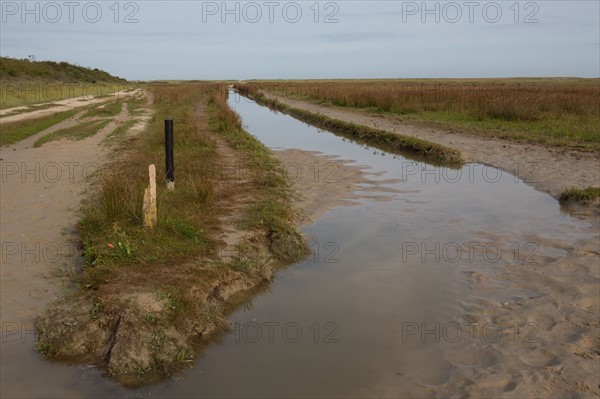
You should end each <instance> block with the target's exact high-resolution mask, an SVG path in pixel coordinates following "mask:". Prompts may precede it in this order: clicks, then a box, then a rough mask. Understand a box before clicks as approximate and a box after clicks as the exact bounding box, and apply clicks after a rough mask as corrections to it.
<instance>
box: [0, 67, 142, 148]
mask: <svg viewBox="0 0 600 399" xmlns="http://www.w3.org/2000/svg"><path fill="white" fill-rule="evenodd" d="M130 88H131V87H130V86H128V84H127V82H126V81H125V80H124V79H121V78H118V77H114V76H111V75H109V74H108V73H106V72H104V71H100V70H98V69H90V68H84V67H80V66H76V65H71V64H68V63H66V62H60V63H56V62H51V61H43V62H30V61H27V60H17V59H13V58H6V57H0V109H5V108H11V107H23V108H22V109H18V110H16V111H14V112H9V113H5V114H4V115H3V116H4V117H6V116H11V115H15V114H19V113H22V112H30V111H36V110H41V109H51V108H54V107H57V106H58V104H56V103H54V101H58V100H65V99H73V98H75V97H80V96H93V97H106V98H107V101H108V100H110V98H108V96H109V94H110V93H113V92H115V91H117V90H123V89H130ZM117 102H118V101H112V102H111V103H107V107H108V108H107V109H109V110H111V111H112V110H114V108H115V107H118V106H119V105H117V104H116V103H117ZM119 110H120V109H119ZM77 112H78V111H75V110H68V111H64V110H63V111H57V112H56V113H53V114H50V115H45V116H41V117H37V118H32V119H28V120H23V121H18V122H8V123H4V122H2V119H1V118H0V123H1V126H0V127H1V134H0V146H3V145H8V144H12V143H16V142H18V141H20V140H23V139H25V138H27V137H29V136H32V135H34V134H37V133H39V132H41V131H43V130H45V129H47V128H49V127H50V126H53V125H55V124H57V123H60V122H62V121H64V120H66V119H68V118H70V117H72V116H74V115H76V114H77ZM90 112H92V114H89V113H88V114H86V115H84V116H83V118H88V117H93V116H98V117H102V116H114V115H116V114H113V113H109V114H106V110H102V111H100V112H98V113H96V114H93V112H94V111H90ZM117 113H118V112H117ZM81 127H82V129H83V130H84V131H86V132H87V133H86V134H84V135H83V136H84V137H85V136H86V135H88V134H93V133H94V132H96V131H98V129H99V128H100V127H101V126H90V124H84V125H83V126H81ZM92 128H94V129H92ZM96 128H97V129H96ZM72 133H74V134H75V136H73V135H72ZM62 136H64V137H70V136H71V137H77V136H80V138H82V137H81V135H79V134H78V132H77V131H76V130H74V131H71V132H65V134H62ZM53 137H61V134H56V135H54V136H53ZM40 144H42V142H39V143H38V145H40Z"/></svg>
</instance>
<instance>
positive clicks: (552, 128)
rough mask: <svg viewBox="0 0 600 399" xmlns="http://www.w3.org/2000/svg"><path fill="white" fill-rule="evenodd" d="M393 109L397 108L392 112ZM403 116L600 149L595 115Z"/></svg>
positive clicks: (491, 134) (483, 132)
mask: <svg viewBox="0 0 600 399" xmlns="http://www.w3.org/2000/svg"><path fill="white" fill-rule="evenodd" d="M392 113H393V112H392ZM396 114H397V115H401V118H402V119H405V120H409V121H414V122H425V123H427V124H429V125H434V126H436V127H439V128H443V129H446V130H453V131H458V132H467V133H472V134H476V135H478V136H484V137H497V138H503V139H510V140H514V141H519V142H527V143H538V144H545V145H550V146H557V147H567V146H569V147H579V148H582V149H588V150H600V133H599V132H598V120H594V119H593V118H589V117H583V116H577V115H562V116H560V117H558V116H557V115H554V114H548V115H546V116H545V117H544V118H541V119H537V120H531V121H524V120H507V119H505V118H501V117H497V118H486V119H478V118H476V117H473V116H470V115H464V114H460V113H455V112H444V111H430V112H412V113H406V114H400V113H396Z"/></svg>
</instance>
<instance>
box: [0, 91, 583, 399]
mask: <svg viewBox="0 0 600 399" xmlns="http://www.w3.org/2000/svg"><path fill="white" fill-rule="evenodd" d="M229 101H230V105H231V106H232V108H233V109H234V110H235V111H236V112H238V113H239V114H240V115H241V117H242V119H243V124H244V127H245V128H246V130H247V131H248V132H250V133H251V134H253V135H255V136H256V137H257V138H258V139H260V140H261V141H262V142H263V143H264V144H265V145H267V146H268V147H270V148H272V149H273V150H276V151H277V150H285V149H300V150H304V151H311V152H318V153H320V154H323V155H324V156H328V157H329V158H323V163H322V164H321V165H317V166H318V167H319V168H320V169H319V171H320V172H319V175H318V176H315V178H318V179H327V178H329V179H332V181H335V179H336V175H335V170H334V169H331V170H329V169H327V167H328V165H327V162H328V160H331V159H341V160H347V161H349V162H350V163H349V164H350V165H355V166H357V167H360V168H361V170H362V171H363V172H364V173H366V174H367V176H368V178H369V179H370V180H372V181H380V182H381V184H376V185H372V184H371V185H363V188H364V190H362V191H361V189H359V191H358V192H355V195H356V196H358V198H355V199H353V201H354V202H355V204H354V205H351V206H337V207H333V208H332V209H329V210H328V211H327V212H326V213H325V214H324V215H322V217H320V218H319V219H318V220H316V221H314V222H312V223H311V224H309V225H306V226H304V227H303V231H304V232H305V234H306V235H307V237H308V239H309V241H310V243H311V248H312V249H313V250H314V253H313V255H311V256H310V257H308V258H307V259H306V260H304V261H303V262H300V263H298V264H295V265H292V266H290V267H288V268H286V269H284V270H282V271H280V272H279V273H278V275H277V278H276V280H275V282H274V283H272V284H271V285H270V286H268V287H266V288H262V289H260V290H257V291H256V292H253V293H252V295H251V297H249V298H246V299H245V300H242V301H241V302H242V304H243V305H242V306H240V307H238V308H237V309H235V310H233V311H232V312H231V313H230V315H229V319H230V320H231V321H232V322H233V323H234V324H233V326H234V328H233V330H232V331H230V332H229V333H227V334H224V335H223V336H221V337H219V338H217V339H215V340H213V342H211V343H209V344H207V345H205V346H204V347H203V348H202V355H201V356H200V357H199V358H198V359H197V360H196V361H195V363H194V365H193V367H192V368H190V369H189V370H185V371H184V372H182V373H181V375H179V376H178V377H177V378H175V379H174V380H172V381H168V382H165V383H162V384H159V385H154V386H150V387H144V388H140V389H136V390H126V389H124V388H122V387H120V386H118V385H117V384H116V383H114V382H112V381H110V380H106V379H103V378H102V377H100V376H99V373H98V372H97V371H96V370H93V369H84V368H79V367H72V366H64V365H57V364H52V363H49V362H46V361H43V360H42V359H41V358H40V357H39V356H38V355H37V354H35V352H33V351H31V353H28V354H27V355H26V356H21V357H20V358H18V359H15V360H14V362H12V364H11V366H9V367H10V370H6V369H5V370H3V380H4V382H6V381H9V380H10V381H11V382H12V384H11V385H12V386H13V389H11V390H10V392H7V394H10V395H22V396H24V397H32V396H38V397H42V396H61V397H70V396H82V397H98V396H103V397H286V396H288V397H292V396H293V397H307V396H314V397H317V396H318V397H332V396H333V397H372V396H395V397H397V396H403V395H408V394H410V393H413V392H414V393H420V392H422V391H423V390H426V389H427V388H429V387H435V386H439V385H440V384H444V383H446V382H447V381H448V380H449V379H451V378H452V375H453V373H454V372H455V371H456V370H458V369H460V368H464V367H467V368H469V367H470V368H477V367H485V366H486V364H488V362H493V359H494V355H493V345H494V343H496V342H498V340H499V339H502V337H504V336H507V335H509V334H512V330H511V331H507V330H506V329H507V327H506V326H497V325H490V326H485V328H484V324H485V323H481V324H479V325H477V326H475V325H473V324H472V323H471V324H469V323H470V321H472V320H475V319H477V315H473V314H471V312H472V309H473V308H472V307H470V304H472V303H476V302H477V301H478V299H480V298H481V297H485V298H486V300H489V299H490V298H494V299H495V300H497V301H498V302H499V303H502V302H504V301H508V300H510V299H511V298H514V297H515V296H516V297H533V296H535V295H536V293H535V292H523V291H520V290H519V289H515V288H514V287H513V286H508V285H505V284H503V283H502V280H501V279H498V278H495V277H494V276H497V275H498V274H499V273H501V272H502V270H503V269H504V268H505V267H507V266H510V265H518V264H520V265H523V267H530V264H532V262H535V261H538V260H542V261H548V260H551V259H556V258H560V257H563V256H566V251H565V250H564V249H561V248H557V247H556V246H553V245H544V244H543V243H544V242H546V241H547V240H548V241H551V240H557V239H568V240H575V239H577V238H579V237H583V236H585V235H587V234H588V232H587V231H588V229H589V223H587V222H585V221H580V220H577V219H575V218H573V217H571V216H569V215H567V214H565V213H563V212H561V210H560V206H559V204H558V203H557V201H556V200H555V199H554V198H552V197H550V196H548V195H546V194H544V193H541V192H538V191H536V190H534V189H533V188H531V187H530V186H528V185H526V184H525V183H523V182H522V181H521V180H520V179H517V178H515V177H514V176H513V175H511V174H510V173H507V172H505V171H500V170H497V169H494V168H491V167H487V166H484V165H480V164H468V165H465V166H464V167H462V168H461V169H459V170H456V169H445V168H437V167H433V166H430V165H427V164H425V163H421V162H415V161H412V160H410V159H407V158H404V157H402V156H397V155H391V154H386V153H384V152H382V151H380V150H377V149H374V148H371V147H368V146H365V145H360V144H357V143H353V142H351V141H349V140H347V139H343V138H341V137H338V136H336V135H334V134H332V133H329V132H324V131H321V130H319V129H317V128H314V127H312V126H309V125H307V124H305V123H302V122H299V121H297V120H295V119H293V118H291V117H289V116H287V115H283V114H278V113H274V112H272V111H270V110H269V109H267V108H265V107H262V106H260V105H257V104H256V103H254V102H252V101H250V100H247V99H245V98H242V97H239V96H238V95H237V94H234V93H230V100H229ZM288 170H292V169H291V168H288ZM293 170H294V173H298V172H299V171H301V172H302V173H315V168H314V165H313V167H312V168H311V165H294V167H293ZM290 173H291V172H290ZM332 184H333V183H332ZM332 195H333V194H332ZM541 238H543V239H541ZM526 321H527V320H524V322H526ZM499 330H500V331H499ZM469 334H473V339H471V337H470V336H469ZM498 334H500V335H498ZM490 346H491V348H490ZM5 349H7V351H3V356H4V355H6V354H8V356H10V353H11V350H12V349H11V347H10V346H6V347H5ZM5 366H6V363H5ZM5 379H6V380H5ZM31 381H36V383H35V384H33V383H32V382H31Z"/></svg>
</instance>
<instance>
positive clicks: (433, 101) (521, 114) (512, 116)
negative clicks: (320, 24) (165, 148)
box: [252, 78, 600, 151]
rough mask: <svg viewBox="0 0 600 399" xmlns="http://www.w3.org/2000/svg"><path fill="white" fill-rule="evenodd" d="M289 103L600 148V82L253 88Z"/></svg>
mask: <svg viewBox="0 0 600 399" xmlns="http://www.w3.org/2000/svg"><path fill="white" fill-rule="evenodd" d="M252 84H253V85H255V86H257V87H260V88H261V89H262V90H263V91H266V92H273V93H275V94H280V95H283V96H285V97H287V98H295V99H300V100H310V101H314V102H319V103H323V104H331V105H335V106H340V107H345V108H349V109H358V110H363V111H369V112H376V113H382V114H387V115H395V116H398V117H400V118H401V119H402V120H403V121H412V122H421V123H426V124H429V125H435V126H437V127H440V128H443V129H446V130H454V131H461V132H468V133H471V134H475V135H481V136H486V137H499V138H504V139H510V140H515V141H520V142H531V143H539V144H545V145H551V146H561V147H563V146H564V147H570V148H578V149H583V150H592V151H597V150H600V124H599V123H598V121H599V120H600V80H599V79H575V78H573V79H550V78H548V79H544V78H540V79H525V78H524V79H465V80H459V79H413V80H409V79H406V80H356V81H345V80H339V81H288V82H276V81H275V82H253V83H252Z"/></svg>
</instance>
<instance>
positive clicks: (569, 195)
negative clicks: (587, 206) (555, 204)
mask: <svg viewBox="0 0 600 399" xmlns="http://www.w3.org/2000/svg"><path fill="white" fill-rule="evenodd" d="M598 198H600V187H588V188H575V187H572V188H569V189H567V190H565V191H563V192H562V193H561V194H560V197H559V201H560V202H561V203H569V202H582V203H590V202H594V201H596V200H597V199H598Z"/></svg>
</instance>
